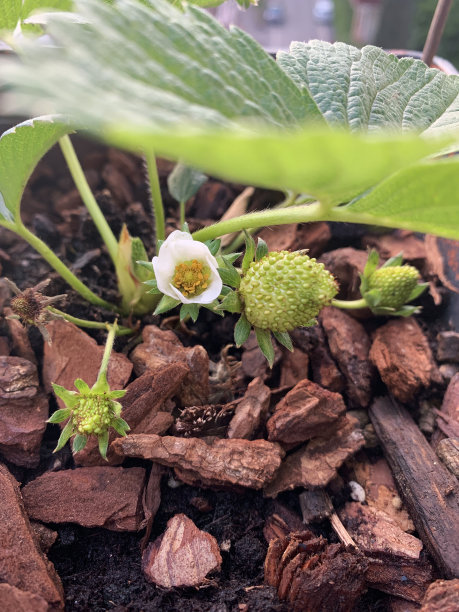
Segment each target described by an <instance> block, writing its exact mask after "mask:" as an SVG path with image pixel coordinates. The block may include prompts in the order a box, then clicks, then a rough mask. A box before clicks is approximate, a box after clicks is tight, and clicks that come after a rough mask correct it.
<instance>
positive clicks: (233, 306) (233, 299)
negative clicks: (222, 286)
mask: <svg viewBox="0 0 459 612" xmlns="http://www.w3.org/2000/svg"><path fill="white" fill-rule="evenodd" d="M218 310H227V311H228V312H242V302H241V300H240V298H239V295H238V293H237V291H231V292H230V293H228V295H226V296H225V298H224V299H223V300H222V301H221V302H220V304H219V306H218Z"/></svg>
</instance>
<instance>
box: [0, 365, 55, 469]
mask: <svg viewBox="0 0 459 612" xmlns="http://www.w3.org/2000/svg"><path fill="white" fill-rule="evenodd" d="M47 418H48V399H47V398H46V396H45V395H44V394H43V393H42V392H41V391H40V389H39V387H38V374H37V368H36V366H35V365H34V364H33V363H31V362H30V361H27V360H26V359H23V358H22V357H2V356H0V452H1V453H2V455H3V456H4V457H5V458H6V459H8V461H11V463H15V464H16V465H21V466H24V467H35V466H36V465H38V462H39V460H40V445H41V440H42V437H43V433H44V431H45V429H46V419H47Z"/></svg>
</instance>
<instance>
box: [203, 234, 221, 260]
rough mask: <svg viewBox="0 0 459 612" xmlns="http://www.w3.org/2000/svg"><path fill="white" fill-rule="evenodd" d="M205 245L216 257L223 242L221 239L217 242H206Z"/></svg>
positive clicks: (216, 240)
mask: <svg viewBox="0 0 459 612" xmlns="http://www.w3.org/2000/svg"><path fill="white" fill-rule="evenodd" d="M204 244H205V245H206V247H207V248H208V249H209V251H210V253H211V255H214V256H215V255H216V254H217V253H218V251H219V250H220V246H221V244H222V241H221V240H220V238H216V239H215V240H206V241H205V242H204Z"/></svg>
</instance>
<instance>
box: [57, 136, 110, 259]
mask: <svg viewBox="0 0 459 612" xmlns="http://www.w3.org/2000/svg"><path fill="white" fill-rule="evenodd" d="M59 145H60V147H61V150H62V154H63V155H64V157H65V161H66V162H67V166H68V167H69V170H70V174H71V175H72V178H73V180H74V182H75V185H76V187H77V189H78V191H79V193H80V196H81V199H82V200H83V202H84V204H85V206H86V208H87V209H88V211H89V214H90V215H91V217H92V220H93V221H94V224H95V226H96V227H97V229H98V230H99V234H100V235H101V237H102V240H103V241H104V242H105V244H106V246H107V249H108V252H109V255H110V257H111V259H112V261H113V263H114V264H115V265H116V256H117V253H118V242H117V240H116V238H115V235H114V234H113V232H112V230H111V228H110V226H109V224H108V223H107V220H106V219H105V217H104V215H103V213H102V211H101V210H100V208H99V204H98V203H97V202H96V198H95V197H94V194H93V193H92V191H91V187H90V186H89V185H88V181H87V180H86V177H85V175H84V172H83V169H82V167H81V165H80V162H79V161H78V157H77V156H76V153H75V149H74V148H73V145H72V141H71V140H70V138H69V137H68V136H62V138H60V139H59Z"/></svg>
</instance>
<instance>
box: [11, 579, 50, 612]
mask: <svg viewBox="0 0 459 612" xmlns="http://www.w3.org/2000/svg"><path fill="white" fill-rule="evenodd" d="M0 605H1V610H2V612H48V604H47V602H46V600H45V599H43V597H40V595H34V594H33V593H30V592H29V591H21V589H17V588H16V587H14V586H11V585H10V584H6V583H3V584H0Z"/></svg>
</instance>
